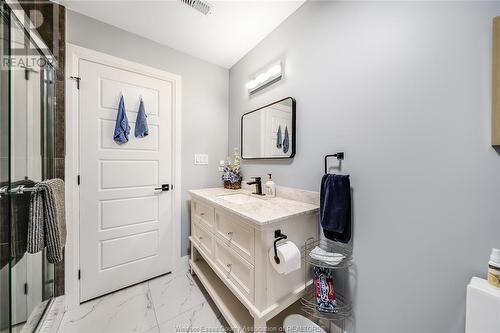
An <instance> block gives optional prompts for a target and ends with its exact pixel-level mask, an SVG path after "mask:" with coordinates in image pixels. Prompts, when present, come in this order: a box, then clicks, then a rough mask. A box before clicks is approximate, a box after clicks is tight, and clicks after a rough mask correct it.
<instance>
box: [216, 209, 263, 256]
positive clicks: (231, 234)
mask: <svg viewBox="0 0 500 333" xmlns="http://www.w3.org/2000/svg"><path fill="white" fill-rule="evenodd" d="M215 230H216V231H215V233H216V235H217V236H218V237H219V238H220V240H221V241H223V243H224V244H225V245H226V246H228V247H230V248H232V249H233V250H234V251H236V252H238V254H239V255H241V256H242V257H243V258H245V259H246V260H247V261H248V262H249V263H251V264H253V262H254V261H253V259H254V241H255V239H254V229H253V228H252V227H250V226H248V225H246V224H245V223H243V222H240V221H239V220H238V218H237V217H235V216H232V215H230V214H226V213H223V212H221V211H220V210H218V209H216V210H215Z"/></svg>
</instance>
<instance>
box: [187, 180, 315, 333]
mask: <svg viewBox="0 0 500 333" xmlns="http://www.w3.org/2000/svg"><path fill="white" fill-rule="evenodd" d="M190 193H191V197H192V201H191V237H190V240H191V260H190V266H191V270H192V272H193V274H196V275H197V276H198V278H199V279H200V281H201V282H202V284H203V285H204V286H205V288H206V290H207V292H208V293H209V295H210V296H211V297H212V299H213V300H214V302H215V304H217V306H218V307H219V309H220V311H221V312H222V314H223V315H224V317H225V319H226V321H227V322H228V323H229V325H230V326H231V327H233V328H236V329H237V330H240V329H241V330H244V329H246V330H247V331H249V329H248V328H250V330H253V329H254V327H257V328H263V327H265V326H266V322H268V321H269V320H271V319H272V318H273V317H275V316H276V315H277V314H279V313H280V312H281V311H283V310H284V309H286V308H287V307H288V306H290V305H291V304H293V303H294V302H296V301H297V300H298V299H299V298H300V297H301V295H302V293H303V290H304V285H305V283H304V271H303V269H302V268H301V269H299V270H296V271H294V272H291V273H289V274H287V275H282V274H278V273H277V272H276V271H275V270H274V268H273V267H272V266H271V263H270V261H269V249H271V248H273V242H274V232H275V230H277V229H280V230H281V232H282V233H283V234H285V235H287V237H288V238H287V240H289V241H292V242H293V243H295V245H297V247H298V248H299V249H300V248H301V247H302V245H303V244H304V242H305V240H306V239H307V238H310V237H317V236H318V211H319V207H318V206H317V205H315V204H311V203H306V202H300V201H294V200H288V199H284V198H280V197H276V198H272V199H260V198H255V197H253V196H251V195H250V193H249V192H245V191H238V192H235V191H232V190H224V189H219V188H217V189H202V190H193V191H191V192H190ZM235 193H237V195H240V196H241V195H246V196H248V202H246V201H245V197H244V196H243V197H242V198H243V199H242V200H239V201H238V202H234V200H233V201H230V200H228V199H227V196H229V195H234V194H235Z"/></svg>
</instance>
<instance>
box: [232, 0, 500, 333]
mask: <svg viewBox="0 0 500 333" xmlns="http://www.w3.org/2000/svg"><path fill="white" fill-rule="evenodd" d="M495 15H500V3H498V2H489V3H480V2H446V3H445V2H441V3H440V2H422V3H417V2H356V1H353V2H326V1H318V2H316V1H315V2H307V3H306V4H305V5H304V6H303V7H301V8H300V9H299V10H298V11H297V12H296V13H295V14H293V15H292V16H291V17H290V18H289V19H288V20H287V21H285V22H284V23H283V24H282V25H281V26H279V27H278V28H277V29H276V30H275V31H274V32H273V33H272V34H271V35H269V36H268V37H267V38H266V39H264V40H263V41H262V42H261V43H260V44H259V45H258V46H257V47H256V48H255V49H253V50H252V51H251V52H250V53H249V54H248V55H247V56H245V57H244V58H243V59H242V60H241V61H240V62H239V63H238V64H236V65H235V66H234V67H233V68H232V69H231V70H230V94H229V96H230V108H229V110H230V112H229V145H228V148H229V150H232V149H233V147H237V146H239V140H240V137H239V121H240V116H241V114H242V113H244V112H247V111H250V110H252V109H255V108H257V107H258V106H261V105H265V104H267V103H269V102H271V101H273V100H277V99H281V98H283V97H286V96H293V97H295V98H296V99H297V122H298V125H297V128H298V134H297V138H298V142H297V156H296V157H295V159H294V160H293V161H289V162H274V163H270V162H259V163H257V162H244V165H243V172H244V176H245V178H248V177H249V176H265V174H266V173H268V172H271V173H273V178H274V180H275V182H276V183H277V184H278V185H285V186H292V187H298V188H304V189H309V190H318V187H319V183H320V179H321V176H322V174H323V156H324V155H325V154H328V153H335V152H337V151H345V152H346V160H345V162H344V163H343V172H345V173H349V174H350V175H351V177H352V186H353V190H354V194H353V201H354V229H355V230H354V231H355V235H354V258H355V262H356V277H357V283H356V288H355V300H354V302H355V322H356V332H358V333H360V332H367V333H374V332H395V333H396V332H397V333H401V332H432V333H438V332H454V333H456V332H463V330H464V313H465V287H466V284H467V283H468V281H469V279H470V278H471V277H472V276H481V277H484V276H485V271H486V269H487V260H488V255H489V251H490V249H491V247H493V246H496V247H499V246H500V204H499V200H500V156H499V154H497V153H496V152H495V150H494V149H493V148H492V147H491V146H490V139H489V138H490V97H491V87H490V85H491V75H490V72H491V66H490V63H491V56H490V54H491V32H490V31H491V19H492V17H493V16H495ZM282 56H283V57H284V58H285V60H286V79H285V80H284V81H282V82H281V83H279V84H278V85H276V86H274V87H272V88H270V89H268V90H267V91H265V92H263V93H261V94H259V95H258V96H256V97H253V98H250V99H249V98H248V96H247V93H246V89H245V82H246V81H247V80H248V78H249V77H250V76H251V75H252V74H254V73H255V71H257V70H259V69H260V68H261V67H262V66H263V65H266V64H267V63H269V62H271V61H272V60H274V59H277V58H279V57H282Z"/></svg>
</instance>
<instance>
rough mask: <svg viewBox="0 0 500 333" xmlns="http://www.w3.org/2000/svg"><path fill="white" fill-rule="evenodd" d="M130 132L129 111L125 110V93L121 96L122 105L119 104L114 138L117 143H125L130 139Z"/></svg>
mask: <svg viewBox="0 0 500 333" xmlns="http://www.w3.org/2000/svg"><path fill="white" fill-rule="evenodd" d="M129 134H130V125H129V124H128V119H127V113H126V112H125V101H124V100H123V95H122V96H121V97H120V105H118V113H117V114H116V124H115V134H114V136H113V139H114V140H115V141H116V142H117V143H120V144H121V143H125V142H127V141H128V135H129Z"/></svg>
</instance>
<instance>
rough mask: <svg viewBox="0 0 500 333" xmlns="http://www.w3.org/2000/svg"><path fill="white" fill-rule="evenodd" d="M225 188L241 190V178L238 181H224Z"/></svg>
mask: <svg viewBox="0 0 500 333" xmlns="http://www.w3.org/2000/svg"><path fill="white" fill-rule="evenodd" d="M224 188H228V189H231V190H239V189H241V179H240V180H238V181H237V182H236V183H231V182H230V181H229V180H226V181H224Z"/></svg>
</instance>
